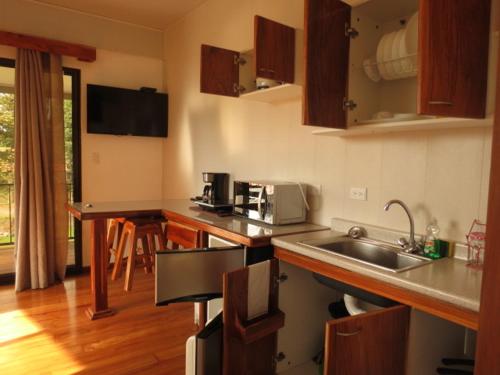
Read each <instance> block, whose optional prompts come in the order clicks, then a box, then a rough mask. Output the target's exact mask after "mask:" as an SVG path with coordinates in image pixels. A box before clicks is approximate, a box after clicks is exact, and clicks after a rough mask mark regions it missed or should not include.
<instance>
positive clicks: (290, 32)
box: [254, 16, 295, 83]
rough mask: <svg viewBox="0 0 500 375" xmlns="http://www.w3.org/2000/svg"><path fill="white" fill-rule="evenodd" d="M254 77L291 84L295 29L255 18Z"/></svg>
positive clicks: (258, 17) (259, 17)
mask: <svg viewBox="0 0 500 375" xmlns="http://www.w3.org/2000/svg"><path fill="white" fill-rule="evenodd" d="M254 30H255V43H254V46H255V72H254V73H255V76H257V77H262V78H269V79H273V80H275V81H280V82H285V83H293V81H294V79H293V78H294V77H293V76H294V61H295V29H294V28H292V27H289V26H285V25H282V24H280V23H278V22H274V21H271V20H269V19H267V18H264V17H261V16H255V28H254Z"/></svg>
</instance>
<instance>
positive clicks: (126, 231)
mask: <svg viewBox="0 0 500 375" xmlns="http://www.w3.org/2000/svg"><path fill="white" fill-rule="evenodd" d="M131 227H132V228H131ZM132 229H133V226H131V225H129V224H128V223H125V225H124V228H123V233H122V236H121V237H120V242H119V244H118V249H117V250H116V255H115V264H114V266H113V272H112V273H111V280H116V279H117V278H119V277H120V276H121V274H122V263H123V255H124V254H125V248H126V247H127V242H128V239H129V237H132V239H133V233H131V232H132ZM131 235H132V236H131Z"/></svg>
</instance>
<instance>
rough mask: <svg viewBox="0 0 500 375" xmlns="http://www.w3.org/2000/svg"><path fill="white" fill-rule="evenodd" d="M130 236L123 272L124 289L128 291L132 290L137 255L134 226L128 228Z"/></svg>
mask: <svg viewBox="0 0 500 375" xmlns="http://www.w3.org/2000/svg"><path fill="white" fill-rule="evenodd" d="M130 238H131V239H132V246H131V248H130V254H129V256H128V261H127V273H126V274H125V290H126V291H127V292H128V291H130V290H132V282H133V281H134V272H135V258H136V256H137V238H136V237H135V226H133V227H132V228H131V230H130Z"/></svg>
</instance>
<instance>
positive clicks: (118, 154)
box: [63, 50, 165, 265]
mask: <svg viewBox="0 0 500 375" xmlns="http://www.w3.org/2000/svg"><path fill="white" fill-rule="evenodd" d="M63 63H64V66H67V67H74V68H78V69H80V70H81V78H82V86H81V87H82V92H81V94H82V95H81V108H82V116H81V120H82V199H83V201H85V202H92V201H94V202H96V201H97V202H98V201H101V202H103V201H130V200H155V199H161V198H162V183H163V181H162V178H163V145H164V142H165V140H164V139H161V138H151V137H131V136H113V135H100V134H87V131H86V129H87V113H86V108H87V93H86V90H87V83H97V84H101V85H105V86H114V87H123V88H132V89H138V88H140V87H141V86H148V87H156V88H158V89H159V90H160V91H163V72H164V64H163V61H162V60H160V59H156V58H150V57H142V56H134V55H130V54H124V53H118V52H111V51H107V50H98V51H97V60H96V61H95V62H93V63H91V64H89V63H82V62H80V61H77V60H76V59H72V58H65V59H64V61H63ZM89 237H90V231H89V225H88V223H85V224H84V230H83V258H84V259H83V260H84V261H83V264H84V265H88V264H89Z"/></svg>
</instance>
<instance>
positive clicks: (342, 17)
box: [303, 0, 351, 128]
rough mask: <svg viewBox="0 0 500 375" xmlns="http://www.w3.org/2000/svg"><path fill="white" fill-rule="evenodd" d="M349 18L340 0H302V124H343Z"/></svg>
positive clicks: (344, 122)
mask: <svg viewBox="0 0 500 375" xmlns="http://www.w3.org/2000/svg"><path fill="white" fill-rule="evenodd" d="M350 20H351V7H350V6H348V5H347V4H345V3H343V2H342V1H340V0H306V1H305V28H304V48H305V61H306V63H305V85H304V104H303V105H304V108H303V115H304V124H307V125H318V126H331V127H336V128H345V127H346V126H347V116H346V112H345V110H344V101H345V100H346V98H347V82H348V75H349V69H348V68H349V38H348V37H347V36H346V29H347V28H348V27H349V24H350Z"/></svg>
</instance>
